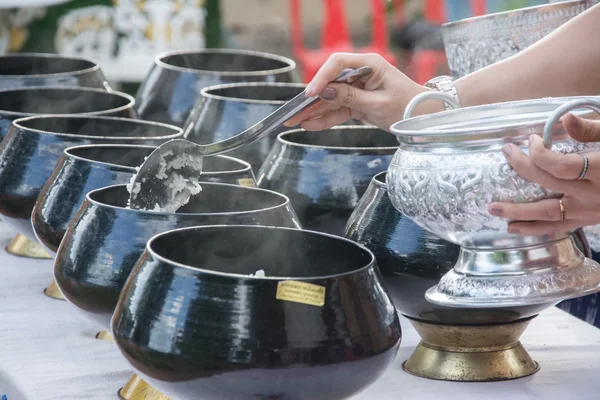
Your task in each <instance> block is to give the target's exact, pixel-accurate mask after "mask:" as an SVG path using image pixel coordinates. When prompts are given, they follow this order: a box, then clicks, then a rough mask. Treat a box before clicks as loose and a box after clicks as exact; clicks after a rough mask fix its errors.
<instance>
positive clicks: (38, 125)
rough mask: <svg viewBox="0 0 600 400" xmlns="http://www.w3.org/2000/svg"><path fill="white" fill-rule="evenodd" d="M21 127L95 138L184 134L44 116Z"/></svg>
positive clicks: (129, 123)
mask: <svg viewBox="0 0 600 400" xmlns="http://www.w3.org/2000/svg"><path fill="white" fill-rule="evenodd" d="M0 101H1V95H0ZM18 126H19V127H21V128H24V129H31V130H35V131H38V132H43V133H48V134H62V135H85V136H93V137H126V138H163V137H166V136H173V135H175V136H177V134H178V133H180V130H178V129H176V128H175V127H170V126H166V125H159V124H154V123H147V122H143V121H138V120H134V119H126V118H114V119H113V118H104V117H70V116H69V117H64V116H63V117H61V116H42V117H36V118H29V119H24V120H21V121H18Z"/></svg>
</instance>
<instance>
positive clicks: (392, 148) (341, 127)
mask: <svg viewBox="0 0 600 400" xmlns="http://www.w3.org/2000/svg"><path fill="white" fill-rule="evenodd" d="M360 129H365V130H366V129H368V130H379V131H381V132H382V133H383V134H386V133H387V134H389V132H386V131H384V130H383V129H381V128H379V127H377V126H374V125H336V126H332V127H331V128H328V129H325V130H323V131H320V132H314V131H307V130H305V129H302V128H299V129H290V130H286V131H284V132H281V133H280V134H279V135H277V141H278V142H280V143H283V144H285V145H288V146H293V147H301V148H306V149H327V150H337V151H362V152H365V151H385V150H389V151H391V152H392V151H396V150H398V146H380V147H342V146H321V145H311V144H304V143H296V142H292V141H290V140H287V139H285V138H284V136H286V135H290V134H292V133H298V132H309V133H319V134H326V133H327V131H332V130H360Z"/></svg>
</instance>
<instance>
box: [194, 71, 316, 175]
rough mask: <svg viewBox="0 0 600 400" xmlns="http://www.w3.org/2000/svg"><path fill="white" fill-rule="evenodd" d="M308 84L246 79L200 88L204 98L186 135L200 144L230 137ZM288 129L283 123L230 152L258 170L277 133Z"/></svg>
mask: <svg viewBox="0 0 600 400" xmlns="http://www.w3.org/2000/svg"><path fill="white" fill-rule="evenodd" d="M304 86H305V85H302V84H297V83H267V82H244V83H231V84H227V85H216V86H209V87H206V88H204V89H202V91H201V92H200V93H201V94H200V100H199V101H198V104H197V105H196V106H195V107H194V109H193V110H192V112H191V113H190V116H189V117H188V119H187V121H186V123H185V127H184V129H183V130H184V132H185V135H186V137H185V138H186V139H187V140H190V141H192V142H195V143H198V144H209V143H214V142H219V141H221V140H225V139H228V138H230V137H232V136H233V135H237V134H238V133H240V132H242V131H244V130H246V129H248V128H250V127H251V126H252V125H254V124H256V123H257V122H260V120H262V119H263V118H265V117H266V116H268V115H269V114H271V113H272V112H274V111H275V110H277V109H278V108H279V107H281V106H282V105H283V104H285V102H286V101H289V100H291V99H292V98H294V97H295V96H296V95H298V94H300V92H302V90H303V89H304ZM286 130H290V128H287V127H285V126H283V125H281V126H280V127H279V128H278V129H276V130H275V131H274V132H272V133H270V134H269V135H268V136H266V137H264V138H262V139H260V140H257V141H256V142H254V143H251V144H248V145H246V146H243V147H242V148H240V149H237V150H234V151H232V152H229V153H228V154H229V155H232V156H234V157H237V158H240V159H242V160H244V161H248V162H249V163H250V165H252V169H253V170H254V171H255V172H258V170H259V169H260V167H261V165H262V163H263V162H264V160H265V158H266V157H267V154H269V151H270V150H271V147H273V144H274V143H275V140H277V134H279V133H281V132H284V131H286Z"/></svg>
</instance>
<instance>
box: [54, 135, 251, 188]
mask: <svg viewBox="0 0 600 400" xmlns="http://www.w3.org/2000/svg"><path fill="white" fill-rule="evenodd" d="M103 147H110V148H115V147H125V148H137V149H148V150H156V148H157V147H158V146H150V145H144V144H127V143H114V144H112V143H100V144H81V145H77V146H70V147H67V148H66V149H64V150H63V155H64V157H65V158H67V159H72V160H77V161H82V162H85V163H88V164H94V165H105V166H110V167H116V168H124V169H125V170H127V171H133V172H134V173H135V172H136V169H135V168H136V167H128V166H125V165H121V164H116V163H108V162H104V161H97V160H92V159H90V158H86V157H82V156H77V155H75V154H73V153H72V151H73V150H79V149H85V148H96V149H97V148H103ZM148 154H150V153H148ZM213 157H218V158H224V159H227V160H229V161H232V162H234V163H239V164H241V165H242V167H241V168H240V169H239V170H237V169H236V170H230V171H210V172H202V174H203V175H209V176H215V175H221V174H227V173H239V172H245V171H248V170H250V169H251V168H252V166H251V165H250V164H249V163H247V162H246V161H244V160H240V159H239V158H235V157H231V156H227V155H224V154H217V155H215V156H213ZM215 183H217V182H215Z"/></svg>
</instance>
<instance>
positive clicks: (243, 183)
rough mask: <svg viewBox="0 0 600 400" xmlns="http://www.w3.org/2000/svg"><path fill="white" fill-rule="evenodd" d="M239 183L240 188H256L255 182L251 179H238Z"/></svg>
mask: <svg viewBox="0 0 600 400" xmlns="http://www.w3.org/2000/svg"><path fill="white" fill-rule="evenodd" d="M238 183H239V184H240V186H247V187H255V186H254V181H253V180H252V179H250V178H242V179H238Z"/></svg>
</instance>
